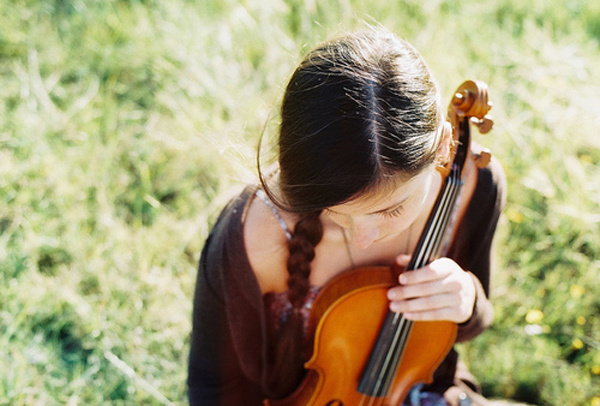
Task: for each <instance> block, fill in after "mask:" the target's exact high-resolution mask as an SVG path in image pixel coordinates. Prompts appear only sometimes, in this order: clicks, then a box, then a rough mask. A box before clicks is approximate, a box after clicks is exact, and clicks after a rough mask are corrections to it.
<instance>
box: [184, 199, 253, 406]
mask: <svg viewBox="0 0 600 406" xmlns="http://www.w3.org/2000/svg"><path fill="white" fill-rule="evenodd" d="M234 206H235V204H234ZM237 206H238V207H237V208H236V207H232V205H229V206H228V207H227V208H225V209H224V211H223V213H222V214H221V216H220V217H219V220H218V221H217V223H216V225H215V226H214V228H213V230H212V232H211V235H210V236H209V238H208V239H207V240H206V242H205V245H204V248H203V250H202V254H201V259H200V264H199V268H198V278H197V282H196V290H195V295H194V303H193V315H192V334H191V340H190V355H189V365H188V380H187V383H188V398H189V402H190V405H192V406H193V405H202V406H213V405H214V406H217V405H218V406H229V405H231V406H234V405H242V404H243V405H257V406H258V405H261V404H262V398H263V395H262V391H261V387H260V383H259V382H260V373H258V372H257V371H258V365H257V364H260V359H253V360H250V361H249V360H248V359H247V357H248V355H247V354H259V355H260V353H261V351H260V347H255V348H252V349H251V348H248V347H249V346H257V345H259V344H258V343H259V342H260V325H261V322H260V317H261V316H260V315H261V313H260V311H257V308H256V306H257V305H256V300H257V299H256V297H255V296H256V294H258V300H259V301H260V292H258V293H257V292H255V289H253V286H252V282H253V281H252V278H251V276H252V275H250V274H249V273H248V272H251V270H250V269H240V268H239V267H237V265H239V263H240V262H242V263H243V261H240V257H243V258H245V257H244V256H243V255H242V256H241V255H239V251H238V250H239V248H240V247H239V245H240V244H241V245H242V248H243V238H242V237H241V236H240V235H238V234H236V233H240V232H241V226H239V227H238V225H237V222H241V216H240V213H239V211H238V210H241V209H242V208H243V206H242V205H241V202H238V205H237ZM233 276H238V278H237V279H238V280H237V281H236V280H232V279H235V278H233ZM244 287H245V292H240V289H244ZM244 302H248V303H244ZM240 306H241V307H240ZM233 309H238V311H237V314H235V313H234V312H233ZM239 309H243V310H242V311H240V310H239ZM249 323H251V327H250V328H248V325H249Z"/></svg>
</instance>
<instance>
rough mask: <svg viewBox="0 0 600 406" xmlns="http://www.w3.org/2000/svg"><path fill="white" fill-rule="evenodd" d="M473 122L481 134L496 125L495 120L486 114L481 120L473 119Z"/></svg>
mask: <svg viewBox="0 0 600 406" xmlns="http://www.w3.org/2000/svg"><path fill="white" fill-rule="evenodd" d="M472 122H473V124H475V125H476V126H477V128H478V129H479V132H480V133H481V134H486V133H488V132H489V131H490V130H491V129H492V127H493V126H494V120H492V117H491V116H489V115H486V116H484V117H483V118H482V119H481V120H477V119H472Z"/></svg>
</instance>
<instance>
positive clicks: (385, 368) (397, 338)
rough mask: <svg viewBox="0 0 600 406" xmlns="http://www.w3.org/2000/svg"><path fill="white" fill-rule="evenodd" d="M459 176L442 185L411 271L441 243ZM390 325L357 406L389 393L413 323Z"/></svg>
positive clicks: (456, 172)
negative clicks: (371, 377)
mask: <svg viewBox="0 0 600 406" xmlns="http://www.w3.org/2000/svg"><path fill="white" fill-rule="evenodd" d="M455 169H456V168H455ZM460 172H461V171H460V170H453V171H451V173H450V174H449V176H448V177H447V178H446V182H445V183H444V186H443V188H442V191H441V195H440V204H439V209H438V210H436V212H435V213H434V217H433V218H432V222H431V227H429V228H428V229H427V231H426V232H427V234H426V235H425V237H424V239H423V243H422V244H421V247H420V249H419V252H416V253H414V254H413V256H414V255H416V260H415V261H414V267H413V269H418V268H420V267H422V266H425V265H426V264H427V263H428V262H429V261H430V260H431V258H433V255H434V254H436V252H437V250H438V249H439V247H440V245H441V242H442V241H443V237H444V235H443V234H444V233H443V231H444V230H445V229H446V227H447V224H448V222H449V219H450V217H451V213H452V210H451V209H452V208H453V207H454V204H455V203H456V199H457V196H458V191H459V190H460V186H461V181H460ZM391 324H392V332H393V333H392V337H391V339H390V338H389V337H388V339H386V340H383V341H385V342H387V344H386V345H385V346H384V348H385V349H386V350H385V351H376V353H375V358H376V359H377V361H376V362H375V363H374V365H379V366H380V368H379V369H378V371H376V375H377V378H376V379H372V383H371V387H370V390H369V394H374V395H375V396H369V395H365V394H364V393H363V395H362V397H361V402H360V405H365V400H367V401H368V402H369V406H371V405H373V402H374V401H377V402H378V404H381V403H379V402H382V401H383V400H378V399H384V398H387V394H384V397H383V398H381V397H378V396H377V395H382V393H381V391H382V389H384V392H385V391H388V390H389V386H390V384H391V380H392V379H393V378H394V376H395V373H396V371H397V369H398V367H399V363H400V360H401V356H402V354H403V353H404V349H405V347H406V345H407V343H408V338H409V335H410V331H411V330H412V325H413V323H412V321H410V320H407V319H405V318H404V316H403V315H402V314H401V313H396V314H395V315H394V317H393V320H392V323H391ZM388 335H389V334H388ZM380 350H381V348H380Z"/></svg>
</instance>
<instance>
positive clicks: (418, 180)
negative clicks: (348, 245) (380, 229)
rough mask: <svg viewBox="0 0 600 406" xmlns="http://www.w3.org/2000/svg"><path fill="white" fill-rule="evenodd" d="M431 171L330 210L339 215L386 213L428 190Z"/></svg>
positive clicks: (398, 181)
mask: <svg viewBox="0 0 600 406" xmlns="http://www.w3.org/2000/svg"><path fill="white" fill-rule="evenodd" d="M429 176H431V171H429V170H425V171H423V172H421V173H420V174H418V175H415V176H413V177H412V178H409V179H398V180H395V181H392V182H389V183H388V184H386V185H385V186H383V187H380V188H378V189H375V190H373V191H370V192H368V193H366V194H365V195H361V196H359V197H357V198H355V199H352V200H350V201H348V202H346V203H343V204H339V205H336V206H332V207H330V208H329V210H330V211H333V212H335V213H338V214H344V215H364V214H372V213H377V212H382V211H386V210H388V209H390V208H393V207H395V206H397V205H399V204H401V203H403V202H404V201H406V200H408V198H410V197H411V196H412V195H414V194H415V193H418V192H419V191H421V190H422V189H425V188H426V185H427V181H428V178H429Z"/></svg>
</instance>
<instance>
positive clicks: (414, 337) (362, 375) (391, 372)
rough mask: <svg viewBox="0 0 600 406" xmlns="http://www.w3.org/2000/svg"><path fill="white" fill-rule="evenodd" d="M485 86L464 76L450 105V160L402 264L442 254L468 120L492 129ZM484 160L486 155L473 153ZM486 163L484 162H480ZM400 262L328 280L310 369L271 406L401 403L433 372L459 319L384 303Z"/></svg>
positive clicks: (318, 305) (315, 311)
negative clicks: (419, 316) (419, 315)
mask: <svg viewBox="0 0 600 406" xmlns="http://www.w3.org/2000/svg"><path fill="white" fill-rule="evenodd" d="M490 108H491V104H490V103H489V102H488V100H487V86H486V85H485V83H482V82H474V81H467V82H464V83H463V84H462V85H461V86H460V87H459V88H458V90H457V91H456V93H455V95H454V97H453V98H452V100H451V102H450V107H449V109H448V121H449V122H450V123H451V125H452V129H453V141H454V142H453V148H452V151H451V155H452V157H451V158H452V159H451V160H450V161H449V163H448V164H447V165H446V166H444V167H442V168H441V169H440V173H441V174H442V176H443V177H444V182H443V185H442V188H441V190H440V193H439V195H438V197H437V200H436V203H435V205H434V207H433V209H432V211H431V213H430V215H429V218H428V220H427V223H426V225H425V227H424V229H423V232H422V233H421V237H420V239H419V242H418V243H417V247H416V249H415V252H414V253H413V255H412V257H411V261H410V263H409V264H408V266H407V269H408V270H416V269H419V268H421V267H423V266H425V265H427V264H428V263H429V262H431V261H433V260H434V259H436V258H439V257H440V256H441V254H443V252H444V250H445V248H446V245H447V243H448V234H449V233H447V232H446V231H447V228H448V225H449V223H450V219H451V218H452V213H453V212H454V209H455V207H456V201H457V197H458V195H459V191H460V188H461V186H462V178H463V175H464V172H465V168H466V161H467V156H469V151H470V124H471V123H473V124H475V125H477V126H478V127H479V130H480V132H487V131H488V130H489V129H490V128H491V124H492V122H491V120H490V119H489V118H488V117H487V116H486V114H487V112H488V111H489V109H490ZM475 158H476V160H478V161H479V162H478V165H480V164H485V162H484V161H485V160H486V159H487V158H489V157H488V156H487V155H483V156H481V155H480V156H478V157H475ZM482 162H483V163H482ZM399 274H400V270H399V269H397V267H394V266H391V267H385V266H380V267H367V268H359V269H355V270H352V271H349V272H345V273H343V274H341V275H339V276H338V277H336V278H334V279H333V280H332V281H330V282H329V283H328V284H327V285H325V287H324V288H323V290H322V291H321V293H320V294H319V296H318V297H317V299H316V300H315V302H314V304H313V307H312V310H311V315H310V319H309V334H310V335H311V336H314V340H313V345H314V346H313V352H312V354H311V356H310V357H309V358H308V357H307V358H308V359H309V361H308V362H306V364H305V367H306V369H307V376H306V378H305V379H304V381H303V382H302V384H301V386H300V387H299V388H298V389H297V390H296V391H295V392H294V393H293V394H292V395H291V396H290V397H288V398H286V399H283V400H269V401H266V402H265V403H266V404H267V405H271V406H288V405H318V406H326V405H327V406H334V405H337V406H342V405H345V406H350V405H351V406H357V405H400V404H401V403H402V401H403V400H404V398H405V397H406V395H407V393H408V392H409V391H410V389H411V388H412V387H413V386H414V385H415V384H417V383H421V382H423V383H428V382H431V381H432V380H433V373H434V371H435V370H436V368H437V367H438V366H439V364H440V363H441V362H442V361H443V359H444V358H445V356H446V355H447V353H448V352H449V351H450V349H451V348H452V346H453V345H454V341H455V338H456V331H457V326H456V324H455V323H453V322H449V321H435V322H413V321H409V320H406V319H404V317H403V316H402V314H400V313H393V312H391V311H390V310H389V300H388V299H387V296H386V293H387V291H388V289H389V288H390V287H392V286H394V285H396V284H397V283H398V282H397V281H398V275H399Z"/></svg>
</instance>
